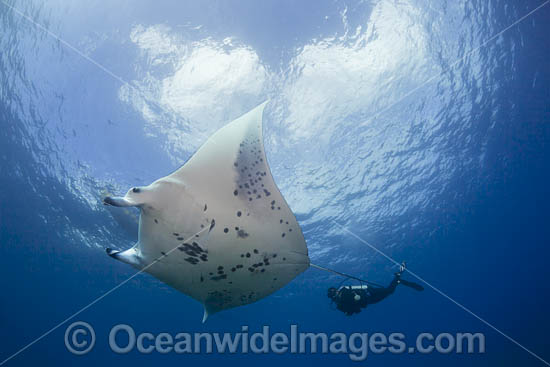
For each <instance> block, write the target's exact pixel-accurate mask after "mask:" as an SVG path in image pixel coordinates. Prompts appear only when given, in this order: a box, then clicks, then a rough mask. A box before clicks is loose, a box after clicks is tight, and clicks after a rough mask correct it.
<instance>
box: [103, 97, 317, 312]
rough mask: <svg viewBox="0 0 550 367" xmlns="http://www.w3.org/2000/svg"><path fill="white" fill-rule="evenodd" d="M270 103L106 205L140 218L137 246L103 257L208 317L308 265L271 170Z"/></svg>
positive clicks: (302, 243)
mask: <svg viewBox="0 0 550 367" xmlns="http://www.w3.org/2000/svg"><path fill="white" fill-rule="evenodd" d="M266 103H267V102H266ZM266 103H263V104H262V105H260V106H258V107H256V108H254V109H253V110H252V111H250V112H248V113H246V114H245V115H243V116H241V117H239V118H238V119H236V120H234V121H232V122H231V123H229V124H227V125H226V126H224V127H223V128H221V129H220V130H218V131H217V132H216V133H215V134H214V135H213V136H212V137H211V138H210V139H208V140H207V141H206V143H204V145H203V146H202V147H201V148H200V149H199V150H198V151H197V152H196V153H195V154H194V155H193V156H192V157H191V159H189V161H188V162H187V163H185V165H183V167H181V168H180V169H178V170H177V171H175V172H174V173H172V174H171V175H169V176H166V177H163V178H161V179H158V180H156V181H155V182H153V183H152V184H150V185H149V186H146V187H134V188H132V189H130V190H129V191H128V193H127V194H126V195H125V196H124V197H106V198H105V199H104V202H105V204H108V205H114V206H135V207H138V208H139V209H140V212H141V215H140V221H139V240H138V242H137V243H136V244H135V246H134V247H132V248H130V249H128V250H126V251H122V252H118V251H114V250H110V249H108V250H107V253H108V254H109V255H110V256H112V257H114V258H115V259H118V260H120V261H122V262H125V263H128V264H130V265H132V266H134V267H135V268H137V269H139V270H142V271H145V272H147V273H149V274H151V275H153V276H154V277H156V278H158V279H160V280H161V281H163V282H164V283H166V284H168V285H170V286H172V287H174V288H175V289H177V290H179V291H181V292H182V293H185V294H187V295H189V296H191V297H192V298H194V299H196V300H197V301H199V302H201V303H202V304H203V305H204V309H205V313H204V318H203V321H205V320H206V318H207V317H208V315H209V314H213V313H216V312H219V311H222V310H225V309H228V308H232V307H237V306H242V305H246V304H249V303H252V302H255V301H257V300H259V299H262V298H264V297H266V296H268V295H270V294H271V293H273V292H275V291H276V290H278V289H280V288H281V287H283V286H285V285H286V284H287V283H288V282H290V281H291V280H292V279H294V278H295V277H296V276H297V275H298V274H300V273H302V272H303V271H305V270H306V269H307V268H308V267H309V265H310V260H309V257H308V249H307V246H306V243H305V240H304V236H303V234H302V230H301V228H300V226H299V224H298V222H297V221H296V218H295V216H294V214H293V213H292V211H291V210H290V208H289V206H288V205H287V203H286V201H285V199H284V198H283V196H282V195H281V193H280V192H279V189H278V188H277V186H276V185H275V182H274V181H273V177H272V175H271V172H270V170H269V166H268V164H267V160H266V156H265V152H264V146H263V138H262V114H263V110H264V107H265V105H266Z"/></svg>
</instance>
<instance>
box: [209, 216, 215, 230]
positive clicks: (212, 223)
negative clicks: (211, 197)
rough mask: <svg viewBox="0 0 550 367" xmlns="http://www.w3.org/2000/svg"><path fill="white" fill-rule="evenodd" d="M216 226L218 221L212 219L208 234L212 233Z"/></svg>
mask: <svg viewBox="0 0 550 367" xmlns="http://www.w3.org/2000/svg"><path fill="white" fill-rule="evenodd" d="M215 225H216V221H215V220H214V219H212V222H211V223H210V229H209V230H208V232H210V231H211V230H212V229H214V226H215Z"/></svg>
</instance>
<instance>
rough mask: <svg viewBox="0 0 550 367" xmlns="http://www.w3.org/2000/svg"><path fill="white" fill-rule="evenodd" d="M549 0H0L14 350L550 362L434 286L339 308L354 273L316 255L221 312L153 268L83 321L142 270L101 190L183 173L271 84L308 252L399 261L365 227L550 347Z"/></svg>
mask: <svg viewBox="0 0 550 367" xmlns="http://www.w3.org/2000/svg"><path fill="white" fill-rule="evenodd" d="M158 3H161V4H158ZM547 3H548V2H546V3H545V2H544V1H542V0H537V1H534V0H533V1H531V0H529V1H510V0H508V1H507V0H489V1H485V0H483V1H482V0H479V1H478V0H463V1H462V0H461V1H456V0H449V1H445V0H441V1H429V0H403V1H393V0H372V1H339V0H331V1H328V0H326V1H325V0H323V1H288V0H284V1H252V0H250V1H239V2H229V1H216V0H214V1H164V2H153V1H139V2H136V1H129V0H126V1H124V0H122V1H116V2H112V1H97V0H92V1H87V2H75V1H63V0H51V1H47V2H41V1H34V0H27V1H22V0H18V1H14V0H0V96H1V97H0V291H1V292H0V293H1V296H0V365H6V366H27V365H52V366H60V365H85V366H97V365H100V364H103V365H115V364H117V365H131V366H138V365H139V366H142V365H143V366H153V365H193V366H194V365H197V364H198V363H201V364H202V365H204V366H209V365H212V366H240V365H256V364H258V363H261V365H263V366H280V365H281V364H286V365H300V366H309V365H315V366H323V365H349V364H354V365H365V364H369V365H384V366H394V365H398V364H399V365H406V366H442V365H444V366H459V365H460V366H462V365H468V366H488V365H490V366H518V365H525V366H543V365H544V362H543V361H541V360H540V359H537V358H536V357H534V356H533V355H531V354H529V353H528V352H527V351H525V350H524V349H522V348H521V347H519V346H518V345H517V344H514V343H513V342H512V341H510V340H509V339H507V338H506V337H504V336H503V335H501V334H500V333H499V332H497V331H495V330H494V329H493V328H491V327H489V326H488V325H487V324H484V323H483V322H481V321H480V320H479V319H477V318H476V317H475V316H473V315H472V314H469V313H468V312H465V311H464V310H463V309H461V308H460V307H458V306H457V305H456V304H455V303H453V302H452V301H450V300H449V299H447V298H445V297H443V296H442V295H441V294H439V293H437V292H436V291H434V290H433V289H432V288H430V287H429V286H428V285H426V284H425V287H426V291H424V292H423V293H416V292H414V291H412V290H411V289H408V288H405V287H399V288H398V289H397V291H396V293H395V294H394V295H393V296H391V297H390V298H388V299H387V300H385V301H384V302H382V303H380V304H377V305H373V306H371V307H368V308H367V309H366V310H364V311H363V312H362V313H361V314H359V315H354V316H352V317H346V316H345V315H343V314H341V313H340V312H338V311H337V310H334V309H333V308H331V306H330V303H329V300H328V299H327V297H326V289H327V288H328V287H329V286H333V285H337V284H338V283H339V282H340V281H341V278H339V277H336V276H334V275H331V274H327V273H323V272H320V271H319V270H315V269H309V270H307V271H306V272H305V273H303V274H302V275H300V276H299V277H297V278H296V279H295V280H294V281H292V282H291V283H290V284H288V285H287V286H286V287H284V288H283V289H281V290H279V291H278V292H276V293H275V294H274V295H272V296H270V297H268V298H265V299H263V300H261V301H259V302H257V303H254V304H251V305H248V306H245V307H240V308H236V309H232V310H229V311H225V312H222V313H219V314H216V315H214V316H213V317H211V319H209V320H208V322H207V323H206V324H202V323H201V318H202V306H201V305H200V304H199V303H198V302H196V301H194V300H192V299H191V298H189V297H187V296H185V295H183V294H181V293H179V292H177V291H175V290H173V289H172V288H170V287H168V286H166V285H164V284H163V283H161V282H160V281H158V280H156V279H154V278H152V277H151V276H149V275H147V274H140V275H138V276H136V277H135V278H132V279H131V280H130V281H128V282H127V283H125V284H124V285H122V286H121V287H119V288H117V289H116V290H115V291H113V292H112V293H109V294H108V295H106V296H105V297H104V298H102V299H100V300H99V301H98V302H96V303H95V304H93V305H92V306H90V307H89V308H87V309H85V310H84V311H82V312H81V313H80V314H78V315H77V316H75V317H74V318H71V319H67V318H68V317H70V316H71V315H73V314H74V313H75V312H77V311H79V310H81V309H82V308H83V307H85V306H87V305H88V304H90V302H92V301H94V300H96V299H97V298H98V297H100V296H101V295H104V294H106V292H108V291H109V290H111V289H112V288H113V287H116V286H117V285H119V284H121V283H122V282H124V281H125V280H126V279H128V278H129V277H131V276H132V275H133V274H135V270H134V269H133V268H131V267H129V266H127V265H125V264H123V263H120V262H117V261H114V260H113V259H111V258H109V257H108V256H106V254H105V251H104V248H106V247H113V248H117V249H125V248H128V247H130V246H132V244H133V243H134V242H135V237H136V233H135V228H134V226H133V225H132V223H128V222H124V217H122V218H120V217H118V216H117V213H116V212H111V211H109V210H107V208H105V207H104V206H103V205H102V202H101V200H102V197H103V196H105V194H107V193H117V194H123V193H124V192H126V190H127V189H128V188H130V187H132V186H136V185H147V184H149V183H151V182H152V181H154V180H155V179H157V178H159V177H162V176H165V175H167V174H169V173H170V172H172V171H173V170H174V169H176V168H177V167H179V166H181V165H182V164H183V163H184V162H185V161H186V160H187V159H188V158H189V157H190V156H191V155H192V154H193V152H195V151H196V150H197V149H198V147H200V145H201V144H202V143H203V142H204V141H205V140H206V139H207V138H208V136H210V135H211V134H212V133H214V132H215V131H216V130H217V129H218V128H220V127H222V126H223V125H224V124H225V123H227V122H229V121H231V120H232V119H234V118H236V117H238V116H240V115H241V114H243V113H245V112H247V111H248V110H250V109H251V108H253V107H255V106H256V105H258V104H259V103H261V102H263V101H264V100H266V99H270V103H269V105H268V107H267V108H266V113H265V118H264V139H265V149H266V154H267V157H268V160H269V163H270V166H271V170H272V173H273V176H274V178H275V181H276V182H277V184H278V186H279V188H280V190H281V192H282V194H283V195H284V196H285V198H286V200H287V202H288V203H289V205H290V207H291V208H292V210H293V211H294V213H295V214H296V217H297V219H298V222H299V223H300V225H301V226H302V229H303V232H304V236H305V238H306V241H307V244H308V247H309V253H310V257H311V259H312V262H314V263H316V264H319V265H322V266H327V267H330V268H333V269H336V270H339V271H345V272H348V273H351V274H354V275H356V276H360V277H364V278H368V279H369V280H372V281H375V282H380V283H387V282H389V281H390V279H391V277H392V274H393V272H395V271H396V267H395V266H394V264H392V262H391V261H389V260H388V259H387V258H386V257H384V256H382V255H380V254H379V253H377V252H376V251H374V250H373V249H372V248H370V247H369V246H367V245H366V244H365V243H364V242H362V241H360V240H359V239H358V238H361V239H363V240H364V241H367V242H368V243H369V244H371V245H373V246H375V247H376V248H377V249H379V250H380V251H381V252H383V253H384V254H386V255H387V256H389V257H391V258H393V259H396V260H397V261H401V260H404V259H405V260H407V261H408V265H409V268H410V270H411V271H412V272H414V274H417V275H418V276H420V277H421V278H422V279H424V280H426V281H427V282H429V283H430V284H431V285H432V286H434V287H435V288H437V289H439V290H440V291H441V292H443V293H445V294H446V295H448V296H449V297H450V298H452V299H453V300H455V301H456V302H458V303H460V304H461V305H463V306H464V307H466V308H467V309H469V310H471V311H472V312H473V313H474V314H475V315H477V316H478V317H479V318H482V319H483V320H486V322H487V323H490V324H491V325H493V326H494V327H495V328H497V329H499V330H500V331H501V332H502V333H504V334H506V335H508V336H509V337H510V338H512V339H514V340H515V341H516V342H517V343H519V344H521V345H523V346H524V347H525V348H527V349H529V350H530V351H531V352H533V353H535V354H537V355H538V356H539V357H540V358H541V359H544V360H546V361H549V360H550V340H549V336H548V330H549V329H550V318H549V317H548V309H550V297H548V294H549V290H550V287H549V286H548V285H547V281H548V278H549V274H550V272H549V271H548V263H549V261H548V259H549V257H550V250H549V246H550V225H549V223H550V197H549V194H550V190H549V187H550V186H549V183H548V182H549V179H550V170H549V167H550V166H549V162H550V62H549V60H550V57H549V56H550V54H549V50H550V36H549V35H550V4H548V5H547ZM541 5H542V7H540V8H539V9H537V7H539V6H541ZM535 9H537V10H536V11H535V12H533V13H530V12H532V11H533V10H535ZM524 16H526V17H525V18H523V17H524ZM518 21H519V22H518ZM502 31H504V32H503V33H501V32H502ZM406 276H407V278H409V279H413V276H412V275H411V274H408V275H406ZM63 321H66V322H65V323H64V324H62V325H60V326H59V327H58V328H57V329H54V330H53V331H52V332H51V333H49V334H47V335H45V336H44V337H43V338H41V339H40V340H38V341H36V342H35V343H34V344H32V345H30V346H28V348H27V349H25V350H23V351H21V352H20V353H19V354H17V355H16V356H13V355H14V354H15V353H17V352H18V351H20V350H21V348H24V347H25V346H27V345H29V343H31V342H33V341H35V340H36V339H37V338H39V337H40V336H42V335H44V333H46V332H48V331H49V330H51V329H52V328H54V327H55V326H57V325H59V324H60V323H61V322H63ZM74 321H85V322H88V323H89V324H91V325H93V327H94V329H95V333H96V344H95V347H94V349H93V350H92V351H91V352H90V353H88V354H86V355H83V356H75V355H73V354H71V353H69V352H68V351H67V349H66V347H65V343H64V334H65V330H66V328H67V326H68V325H69V324H71V323H72V322H74ZM121 323H124V324H128V325H131V326H132V327H133V328H134V329H135V331H136V333H142V332H150V333H153V334H155V335H156V334H159V333H161V332H167V333H170V334H172V335H176V334H177V333H178V332H189V333H194V332H206V331H208V332H219V333H223V332H232V333H235V332H239V331H241V327H242V326H243V325H248V326H249V330H250V331H251V332H256V331H261V328H262V326H263V325H268V326H270V327H271V330H272V332H273V333H274V332H277V331H281V332H288V330H289V328H290V325H292V324H295V325H298V327H299V329H300V330H301V331H309V332H326V333H329V334H330V333H334V332H343V333H346V334H348V335H349V334H352V333H354V332H360V333H369V334H372V333H375V332H381V333H386V334H389V333H392V332H401V333H403V334H405V335H406V336H407V342H409V341H410V342H411V343H414V339H415V338H416V336H417V335H418V334H420V333H422V332H429V333H432V334H434V335H437V334H439V333H443V332H446V333H451V334H456V333H457V332H472V333H475V332H479V333H483V334H484V335H485V342H486V352H485V353H483V354H479V353H475V354H466V353H462V354H458V353H449V354H440V353H431V354H420V353H415V354H408V353H404V354H400V355H396V354H391V353H384V354H380V355H375V354H374V353H371V354H369V355H368V358H367V359H366V361H364V362H352V361H351V360H350V359H349V358H348V356H347V355H345V354H336V355H333V354H325V355H324V354H320V353H317V354H311V353H307V354H298V355H296V354H291V353H286V354H282V355H279V354H274V353H269V354H260V355H257V354H252V353H249V354H241V353H236V354H227V353H226V354H217V353H214V354H210V355H207V354H198V355H195V354H176V353H168V354H161V353H158V352H153V353H151V354H141V353H139V352H137V351H135V350H134V351H132V352H130V353H128V354H124V355H119V354H116V353H114V352H113V351H111V349H110V348H109V344H108V335H109V331H110V330H111V328H112V327H113V326H114V325H117V324H121ZM12 356H13V358H11V357H12ZM6 359H9V360H7V361H6ZM2 361H5V364H2V363H3V362H2Z"/></svg>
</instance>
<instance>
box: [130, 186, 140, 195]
mask: <svg viewBox="0 0 550 367" xmlns="http://www.w3.org/2000/svg"><path fill="white" fill-rule="evenodd" d="M132 191H133V192H135V193H136V194H137V193H139V192H140V191H141V190H140V189H139V188H137V187H134V188H133V189H132Z"/></svg>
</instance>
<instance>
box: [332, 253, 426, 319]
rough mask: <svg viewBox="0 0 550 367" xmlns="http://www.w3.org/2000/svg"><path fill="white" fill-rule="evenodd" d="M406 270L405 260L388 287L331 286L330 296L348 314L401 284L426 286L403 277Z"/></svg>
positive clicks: (386, 294) (414, 287)
mask: <svg viewBox="0 0 550 367" xmlns="http://www.w3.org/2000/svg"><path fill="white" fill-rule="evenodd" d="M404 271H405V262H403V263H401V266H400V267H399V271H398V272H397V273H395V276H394V278H393V280H392V281H391V283H390V284H389V285H388V286H387V287H382V286H379V285H376V284H373V283H369V284H370V285H358V286H342V287H340V288H338V289H336V288H335V287H330V288H329V289H328V292H327V295H328V298H330V299H331V300H332V302H334V303H335V304H336V308H338V310H340V311H342V312H344V313H345V314H346V315H347V316H351V315H353V314H354V313H359V312H361V309H362V308H365V307H367V305H371V304H373V303H378V302H380V301H382V300H383V299H385V298H386V297H388V296H389V295H390V294H392V293H393V292H394V291H395V288H396V287H397V286H398V285H399V284H403V285H405V286H407V287H410V288H412V289H414V290H416V291H423V290H424V287H422V286H421V285H420V284H417V283H414V282H410V281H408V280H404V279H401V274H402V273H403V272H404Z"/></svg>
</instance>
